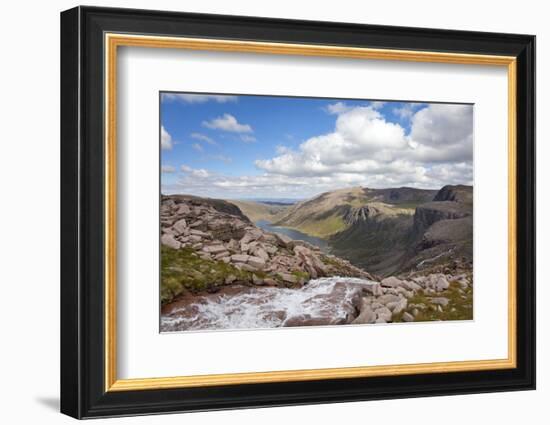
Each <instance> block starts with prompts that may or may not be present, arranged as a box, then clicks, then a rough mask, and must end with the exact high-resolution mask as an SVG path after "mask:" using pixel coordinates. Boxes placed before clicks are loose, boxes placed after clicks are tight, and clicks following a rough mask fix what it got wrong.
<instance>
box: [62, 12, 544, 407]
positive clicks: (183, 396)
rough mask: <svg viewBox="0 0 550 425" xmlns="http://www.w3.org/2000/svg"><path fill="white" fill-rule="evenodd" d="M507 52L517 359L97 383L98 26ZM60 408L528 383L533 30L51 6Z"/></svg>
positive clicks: (269, 402) (504, 387) (346, 397)
mask: <svg viewBox="0 0 550 425" xmlns="http://www.w3.org/2000/svg"><path fill="white" fill-rule="evenodd" d="M106 32H118V33H138V34H154V35H167V36H178V37H179V36H185V37H202V38H217V39H232V40H257V41H265V42H276V43H307V44H317V45H331V46H347V47H350V46H351V47H370V48H381V49H400V50H422V51H433V52H449V53H474V54H484V55H506V56H514V57H516V58H517V105H516V106H517V311H516V314H517V338H516V341H517V367H516V368H513V369H503V370H484V371H471V372H452V373H430V374H416V375H403V376H383V377H369V378H346V379H328V380H313V381H300V382H271V383H260V384H246V385H226V386H210V387H194V388H172V389H157V390H142V391H117V392H106V391H105V381H104V380H105V373H104V370H105V360H104V353H105V342H104V332H105V326H104V313H105V311H104V309H105V303H104V297H105V293H104V286H103V281H104V270H105V259H104V258H105V257H104V232H103V229H104V227H105V218H104V206H105V205H104V204H105V201H104V176H105V164H104V155H105V152H104V146H103V143H102V140H103V136H104V128H105V127H104V114H103V112H104V105H105V99H104V91H103V87H104V84H105V81H104V80H105V77H104V70H103V65H104V53H105V52H104V49H105V46H104V34H105V33H106ZM61 195H62V197H61V412H62V413H65V414H67V415H70V416H73V417H75V418H93V417H105V416H120V415H137V414H153V413H164V412H186V411H203V410H219V409H235V408H244V407H263V406H281V405H297V404H315V403H330V402H346V401H356V400H375V399H388V398H404V397H419V396H436V395H452V394H466V393H483V392H495V391H512V390H529V389H534V388H535V37H534V36H532V35H519V34H501V33H481V32H469V31H451V30H434V29H421V28H407V27H390V26H375V25H357V24H348V23H333V22H314V21H298V20H286V19H266V18H256V17H241V16H222V15H205V14H194V13H179V12H162V11H146V10H132V9H111V8H96V7H76V8H74V9H70V10H67V11H65V12H62V13H61Z"/></svg>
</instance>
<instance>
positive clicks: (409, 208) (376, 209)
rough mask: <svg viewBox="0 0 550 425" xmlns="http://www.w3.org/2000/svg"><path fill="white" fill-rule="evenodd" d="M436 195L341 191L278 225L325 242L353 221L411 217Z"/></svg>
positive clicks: (296, 209)
mask: <svg viewBox="0 0 550 425" xmlns="http://www.w3.org/2000/svg"><path fill="white" fill-rule="evenodd" d="M436 193H437V192H436V191H433V190H421V189H414V188H407V187H402V188H395V189H369V188H362V187H353V188H346V189H340V190H335V191H332V192H326V193H323V194H321V195H319V196H317V197H315V198H313V199H310V200H307V201H304V202H300V203H297V204H296V205H294V206H292V207H290V208H288V209H287V210H286V211H285V212H284V213H283V214H282V215H280V217H278V219H277V220H276V221H275V224H276V225H279V226H285V227H290V228H293V229H296V230H300V231H301V232H304V233H307V234H309V235H312V236H318V237H325V238H326V237H330V236H332V235H335V234H337V233H341V232H343V231H345V230H347V229H349V228H350V227H352V226H353V224H354V223H355V222H356V220H355V221H354V219H353V218H354V217H361V216H362V217H366V216H369V217H375V216H376V217H378V218H380V219H383V218H386V217H388V218H396V217H399V216H412V215H413V214H414V208H415V207H416V206H417V205H420V204H421V203H424V202H427V201H429V200H432V199H433V197H434V195H435V194H436Z"/></svg>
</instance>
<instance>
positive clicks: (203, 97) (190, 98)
mask: <svg viewBox="0 0 550 425" xmlns="http://www.w3.org/2000/svg"><path fill="white" fill-rule="evenodd" d="M238 99H239V98H238V96H228V95H211V94H192V93H162V101H163V102H165V101H167V102H173V101H180V102H184V103H205V102H208V101H213V102H217V103H228V102H236V101H237V100H238Z"/></svg>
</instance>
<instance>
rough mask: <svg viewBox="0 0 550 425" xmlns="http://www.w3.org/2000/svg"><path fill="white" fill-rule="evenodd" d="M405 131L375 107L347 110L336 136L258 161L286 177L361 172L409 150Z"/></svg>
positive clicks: (335, 132)
mask: <svg viewBox="0 0 550 425" xmlns="http://www.w3.org/2000/svg"><path fill="white" fill-rule="evenodd" d="M407 147H408V141H407V139H406V137H405V131H404V129H403V128H402V127H401V126H399V125H398V124H395V123H391V122H387V121H386V120H385V119H384V117H383V116H382V115H381V114H380V112H378V111H377V110H375V109H373V108H372V107H371V106H364V107H356V108H353V109H350V110H347V111H345V112H343V113H341V114H340V115H338V118H337V120H336V126H335V130H334V131H333V132H332V133H328V134H323V135H320V136H316V137H312V138H310V139H308V140H306V141H305V142H304V143H302V144H301V145H300V147H299V150H297V151H290V150H287V151H286V152H285V153H283V154H281V155H279V156H277V157H275V158H272V159H267V160H257V161H256V166H257V167H259V168H260V169H263V170H265V171H268V172H271V173H277V174H285V175H294V176H299V175H327V174H330V173H334V172H338V171H342V172H347V171H348V168H350V167H352V168H355V169H357V170H356V172H361V171H368V170H367V169H365V170H361V169H360V168H361V167H365V166H367V167H372V166H373V164H374V163H375V162H376V161H384V162H387V160H391V159H393V158H392V156H393V153H394V152H398V151H401V150H403V149H406V148H407Z"/></svg>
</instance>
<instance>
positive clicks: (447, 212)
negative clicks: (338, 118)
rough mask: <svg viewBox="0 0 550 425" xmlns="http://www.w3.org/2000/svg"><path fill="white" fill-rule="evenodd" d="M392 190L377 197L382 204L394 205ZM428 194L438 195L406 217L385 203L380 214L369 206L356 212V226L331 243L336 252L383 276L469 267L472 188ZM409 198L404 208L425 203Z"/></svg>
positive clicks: (455, 187)
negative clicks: (459, 265)
mask: <svg viewBox="0 0 550 425" xmlns="http://www.w3.org/2000/svg"><path fill="white" fill-rule="evenodd" d="M393 190H394V189H385V190H384V191H378V192H379V193H378V195H379V198H380V199H391V196H392V195H391V194H392V191H393ZM380 192H382V193H380ZM430 192H432V193H431V194H434V196H433V200H432V199H427V201H428V202H424V203H420V204H419V205H417V207H416V208H415V209H414V210H409V214H408V215H407V214H404V213H403V212H402V211H403V210H402V209H401V210H400V213H398V214H391V212H392V210H391V208H389V206H388V204H383V203H380V204H379V208H378V209H376V208H375V207H374V206H375V205H376V204H373V203H369V204H367V205H366V206H364V207H361V208H359V209H356V210H354V211H353V214H354V215H353V217H354V220H352V221H349V220H347V221H346V222H347V223H348V224H349V226H348V227H347V228H346V229H345V230H343V231H341V232H339V233H337V234H334V235H332V236H331V237H330V239H329V243H330V246H331V247H332V252H333V253H334V254H335V255H338V256H341V257H343V258H347V259H348V260H350V261H351V262H352V263H353V264H355V265H357V266H358V267H362V268H365V269H367V270H370V271H371V272H373V273H377V274H380V275H390V274H393V273H400V272H405V271H410V270H417V269H419V268H427V267H434V266H438V265H441V264H444V263H450V262H454V261H455V260H457V261H460V262H461V263H469V262H471V261H472V249H473V248H472V246H473V229H472V226H473V223H472V204H473V197H472V195H473V193H472V187H471V186H445V187H443V188H442V189H441V190H439V191H438V192H435V191H430ZM407 195H408V196H407V197H402V198H401V202H407V201H409V202H422V200H423V199H424V200H426V198H427V196H426V197H424V198H422V197H420V196H415V195H417V194H415V193H414V192H409V193H408V194H407ZM421 195H424V194H421ZM413 196H415V197H414V198H413ZM401 205H403V204H401ZM394 211H395V210H394ZM412 213H414V214H412Z"/></svg>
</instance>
